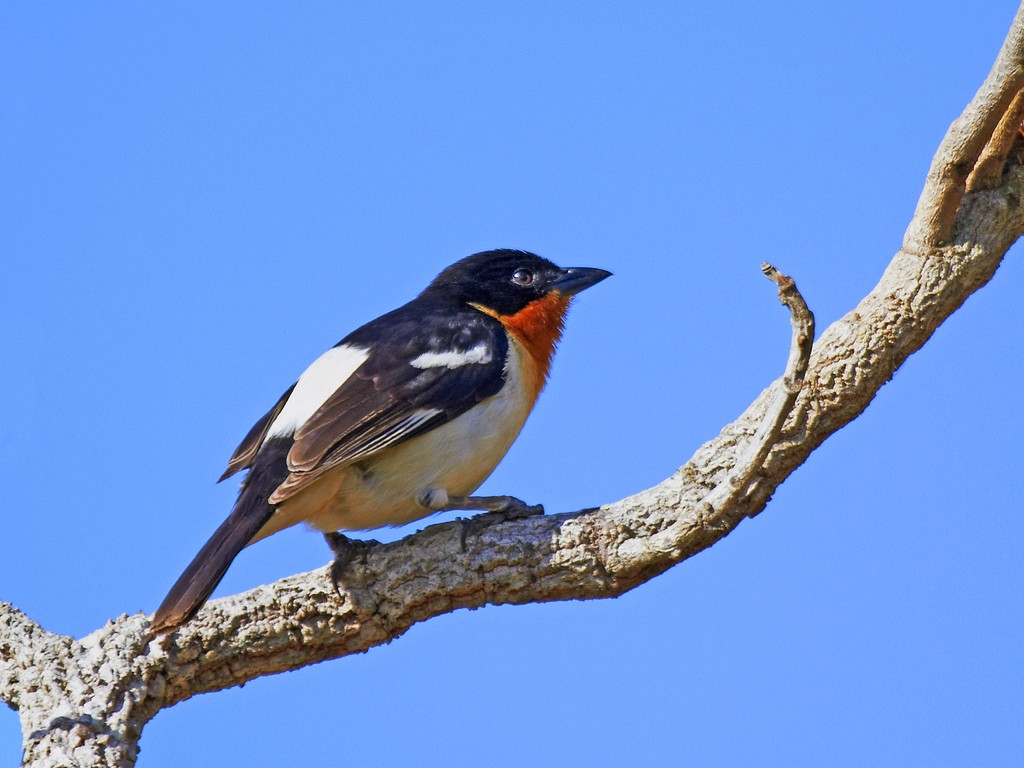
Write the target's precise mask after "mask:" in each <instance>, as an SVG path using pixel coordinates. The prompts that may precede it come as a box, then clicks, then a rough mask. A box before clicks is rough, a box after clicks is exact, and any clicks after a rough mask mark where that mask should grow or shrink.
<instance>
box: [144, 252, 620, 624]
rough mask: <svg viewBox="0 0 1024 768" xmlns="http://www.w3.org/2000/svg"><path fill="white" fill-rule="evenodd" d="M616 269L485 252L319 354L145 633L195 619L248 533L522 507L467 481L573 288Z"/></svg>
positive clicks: (243, 462)
mask: <svg viewBox="0 0 1024 768" xmlns="http://www.w3.org/2000/svg"><path fill="white" fill-rule="evenodd" d="M610 274H611V273H610V272H606V271H605V270H603V269H591V268H582V267H573V268H568V269H563V268H561V267H558V266H556V265H555V264H552V263H551V262H550V261H548V260H547V259H543V258H541V257H540V256H536V255H534V254H532V253H527V252H525V251H515V250H496V251H486V252H484V253H477V254H475V255H473V256H470V257H468V258H465V259H462V260H461V261H459V262H456V263H455V264H453V265H452V266H450V267H448V268H447V269H445V270H444V271H443V272H441V274H439V275H438V276H437V278H436V279H435V280H434V281H433V282H432V283H431V284H430V285H428V286H427V288H426V289H425V290H424V291H423V292H422V293H421V294H420V295H419V296H417V297H416V298H415V299H413V300H412V301H410V302H409V303H408V304H406V305H405V306H402V307H399V308H398V309H396V310H394V311H392V312H389V313H387V314H386V315H383V316H381V317H378V318H377V319H376V320H374V321H372V322H370V323H367V324H366V325H364V326H363V327H362V328H359V329H358V330H356V331H353V332H352V333H350V334H349V335H348V336H346V337H345V338H344V339H342V340H341V341H340V342H338V344H337V345H336V346H334V347H332V348H331V349H329V350H328V351H327V352H325V353H324V354H323V355H321V356H320V357H319V358H318V359H317V360H316V361H315V362H314V363H313V364H312V365H311V366H309V368H307V369H306V371H305V373H303V374H302V376H300V377H299V380H298V381H297V382H296V383H295V384H294V385H292V387H290V388H289V389H288V391H287V392H285V393H284V395H282V396H281V399H280V400H278V401H277V404H276V405H275V406H274V407H273V408H271V409H270V411H269V412H268V413H267V414H266V415H265V416H264V417H263V418H262V419H260V420H259V421H257V422H256V424H255V426H253V428H252V429H251V430H249V434H247V435H246V436H245V439H244V440H242V443H241V445H239V446H238V448H237V449H236V450H235V453H234V455H233V456H232V457H231V460H230V461H229V462H228V468H227V471H226V472H224V475H223V476H222V477H221V480H223V479H225V478H227V477H230V476H231V475H233V474H235V473H236V472H238V471H240V470H242V469H248V470H249V474H248V475H247V476H246V478H245V481H244V482H243V483H242V489H241V491H240V492H239V494H238V501H237V502H235V506H234V509H233V510H232V511H231V514H230V515H229V516H228V518H227V520H225V521H224V522H223V524H221V526H220V527H219V528H218V529H217V530H216V532H215V533H214V534H213V536H212V537H211V538H210V540H209V541H208V542H206V544H205V545H204V546H203V548H202V549H201V550H200V551H199V554H197V555H196V556H195V559H193V560H192V562H191V563H190V564H189V566H188V568H186V569H185V572H184V573H183V574H182V575H181V576H180V577H179V578H178V581H177V582H176V583H175V585H174V586H173V587H172V588H171V591H170V593H169V594H168V595H167V597H166V598H165V599H164V602H163V604H162V605H161V606H160V608H159V609H158V610H157V612H156V614H155V615H154V617H153V622H152V624H151V626H150V633H151V634H152V635H156V634H159V633H163V632H167V631H170V630H172V629H174V628H175V627H177V626H179V625H181V624H182V623H184V622H186V621H188V620H189V619H190V618H192V617H193V616H194V615H195V614H196V612H197V611H198V610H199V608H200V607H201V606H202V605H203V603H204V602H206V600H207V598H208V597H209V596H210V593H211V592H213V590H214V588H215V587H216V586H217V584H218V583H219V582H220V580H221V578H223V576H224V573H225V572H226V571H227V569H228V566H229V565H231V561H232V560H234V558H235V556H236V555H237V554H238V553H239V552H241V551H242V549H243V548H244V547H245V546H247V545H248V544H251V543H253V542H256V541H259V540H260V539H262V538H265V537H266V536H269V535H270V534H272V533H276V532H277V531H280V530H282V529H284V528H287V527H289V526H292V525H295V524H296V523H299V522H306V523H308V524H309V525H310V526H311V527H313V528H315V529H317V530H320V531H337V530H365V529H369V528H380V527H382V526H386V525H401V524H403V523H408V522H410V521H412V520H418V519H419V518H421V517H425V516H426V515H430V514H432V513H434V512H439V511H442V510H452V509H459V510H490V511H507V512H522V511H524V510H525V509H529V508H527V507H526V505H525V504H524V503H523V502H521V501H520V500H519V499H516V498H514V497H511V496H471V495H469V494H471V493H472V492H473V491H475V490H476V489H477V488H478V487H480V484H481V483H483V481H484V480H485V479H486V478H487V476H488V475H490V474H491V472H492V471H493V470H494V468H495V467H496V466H497V465H498V462H499V461H501V459H502V457H503V456H504V455H505V453H506V452H507V451H508V449H509V448H510V447H511V445H512V443H513V441H514V440H515V439H516V437H517V436H518V435H519V431H520V430H521V429H522V427H523V424H524V423H525V422H526V417H527V416H528V415H529V413H530V410H531V409H532V408H533V405H534V403H535V402H536V401H537V396H538V395H539V394H540V391H541V389H543V387H544V383H545V381H546V380H547V375H548V371H549V369H550V367H551V358H552V355H553V354H554V351H555V345H556V344H557V343H558V340H559V338H560V337H561V335H562V328H563V323H564V321H565V314H566V310H567V309H568V308H569V303H570V301H571V299H572V297H573V296H574V295H575V294H577V293H579V292H580V291H582V290H583V289H584V288H589V287H590V286H592V285H594V284H595V283H598V282H600V281H601V280H604V279H605V278H606V277H608V276H609V275H610Z"/></svg>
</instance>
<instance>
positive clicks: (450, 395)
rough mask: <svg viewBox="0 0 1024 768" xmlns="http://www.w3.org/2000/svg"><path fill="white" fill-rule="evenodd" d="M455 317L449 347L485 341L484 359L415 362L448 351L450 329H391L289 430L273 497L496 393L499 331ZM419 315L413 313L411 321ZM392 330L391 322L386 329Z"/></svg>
mask: <svg viewBox="0 0 1024 768" xmlns="http://www.w3.org/2000/svg"><path fill="white" fill-rule="evenodd" d="M462 320H463V324H462V326H461V327H460V328H459V333H460V336H459V339H458V342H457V344H456V345H455V347H454V349H456V350H459V351H466V350H468V349H473V348H475V347H477V346H479V345H481V344H484V345H486V346H487V349H488V351H489V352H490V354H489V355H488V356H487V359H486V361H483V362H473V363H469V364H466V365H461V366H458V367H455V368H447V367H428V368H417V367H414V366H412V365H411V364H410V361H411V360H414V359H416V357H418V356H419V355H420V354H422V353H424V352H435V353H437V352H447V351H451V350H452V349H453V346H452V340H451V334H450V333H449V334H430V333H426V332H425V331H424V329H423V328H422V327H420V328H418V329H415V330H414V329H410V330H409V333H408V335H406V337H405V338H404V339H403V338H402V336H401V334H397V335H392V337H391V338H390V339H389V343H388V344H385V345H381V346H378V347H377V348H376V349H375V352H374V353H373V354H371V356H370V358H369V359H368V360H367V361H366V362H365V363H364V364H363V365H362V367H361V368H360V369H359V370H358V371H357V372H356V373H354V374H353V375H352V376H350V377H349V378H348V379H347V380H346V381H345V383H344V384H342V385H341V387H339V388H338V390H337V391H336V392H335V393H334V394H333V395H331V397H329V398H328V399H327V401H326V402H325V403H324V404H323V405H322V406H321V407H320V409H319V410H318V411H317V412H316V413H314V414H313V416H311V417H310V419H309V420H308V421H307V422H306V423H305V424H303V425H302V426H301V427H300V428H299V429H298V431H296V433H295V435H294V439H295V442H294V444H293V445H292V447H291V450H290V451H289V453H288V468H289V470H291V475H290V476H289V477H288V479H287V480H286V481H285V482H284V483H282V484H281V486H279V487H278V489H277V491H276V492H275V493H274V495H273V497H272V499H271V501H272V503H275V504H278V503H280V502H282V501H284V500H285V499H287V498H288V497H290V496H292V495H293V494H295V493H296V492H297V491H298V490H300V489H301V488H303V487H305V486H306V485H308V484H309V483H310V482H312V481H313V480H315V479H316V478H317V477H319V476H320V475H322V474H323V473H324V472H326V471H327V470H329V469H331V468H332V467H336V466H338V465H339V464H344V463H351V462H354V461H359V460H360V459H363V458H366V457H367V456H371V455H373V454H375V453H377V452H378V451H381V450H383V449H385V448H388V447H391V446H394V445H397V444H399V443H402V442H404V441H406V440H409V439H410V438H412V437H415V436H416V435H420V434H422V433H424V432H426V431H427V430H430V429H433V428H435V427H437V426H440V425H441V424H444V423H445V422H448V421H451V420H452V419H454V418H456V417H457V416H459V415H461V414H463V413H465V412H466V411H467V410H469V409H470V408H471V407H473V406H474V405H475V404H477V403H479V402H480V401H481V400H484V399H485V398H488V397H491V396H492V395H495V394H497V392H498V391H499V390H500V389H501V387H502V384H503V383H504V376H505V373H504V371H505V356H506V354H507V353H508V338H507V336H506V335H505V331H504V329H503V328H502V327H501V325H500V324H498V323H497V322H496V321H492V320H491V318H488V317H486V316H485V315H482V314H479V313H476V312H473V313H472V314H471V315H469V316H468V317H463V318H462ZM423 323H424V319H423V318H422V317H421V318H419V321H418V324H419V325H420V326H422V325H423ZM401 328H402V326H398V329H399V330H400V329H401ZM469 329H471V330H472V332H469ZM395 330H396V329H395V328H394V327H393V328H391V331H392V333H394V331H395ZM396 336H397V337H396ZM353 343H354V342H353Z"/></svg>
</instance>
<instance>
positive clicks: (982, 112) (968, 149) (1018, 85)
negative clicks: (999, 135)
mask: <svg viewBox="0 0 1024 768" xmlns="http://www.w3.org/2000/svg"><path fill="white" fill-rule="evenodd" d="M1022 88H1024V5H1022V6H1021V7H1020V8H1018V9H1017V15H1016V16H1015V17H1014V20H1013V25H1012V26H1011V27H1010V31H1009V33H1008V34H1007V36H1006V40H1005V41H1004V42H1003V46H1002V48H1001V49H1000V51H999V55H998V56H997V57H996V61H995V64H993V65H992V69H991V71H989V73H988V77H986V78H985V82H984V83H983V84H982V86H981V88H980V89H978V92H977V94H975V96H974V98H973V99H971V102H970V104H968V105H967V108H966V109H965V110H964V111H963V114H961V115H960V117H958V118H957V119H956V120H954V121H953V124H952V125H950V127H949V130H948V131H947V132H946V136H945V138H944V139H943V140H942V144H940V145H939V150H938V152H936V153H935V157H934V158H933V159H932V164H931V168H930V169H929V171H928V176H927V179H926V181H925V185H924V190H923V191H922V192H921V197H920V199H919V200H918V203H917V210H916V211H915V212H914V218H913V221H912V222H911V224H910V227H909V228H908V229H907V233H906V235H905V237H904V239H903V248H904V249H905V250H916V251H923V250H927V249H928V248H932V247H935V246H939V245H945V244H947V243H949V242H950V238H951V237H952V234H953V226H954V223H955V218H956V213H957V210H958V209H959V207H960V201H961V200H962V199H963V196H964V192H965V190H966V186H967V179H968V177H969V176H970V174H971V172H972V171H973V170H974V168H975V166H976V165H977V163H978V158H979V157H980V156H981V153H982V151H983V150H984V148H985V146H986V145H987V144H988V143H989V141H990V140H991V139H992V138H993V136H994V134H995V132H996V128H997V126H998V125H999V122H1000V120H1002V119H1003V117H1004V116H1005V115H1006V114H1007V112H1008V111H1009V109H1010V105H1011V103H1012V101H1013V99H1014V97H1015V96H1016V95H1017V93H1018V92H1019V91H1020V90H1021V89H1022Z"/></svg>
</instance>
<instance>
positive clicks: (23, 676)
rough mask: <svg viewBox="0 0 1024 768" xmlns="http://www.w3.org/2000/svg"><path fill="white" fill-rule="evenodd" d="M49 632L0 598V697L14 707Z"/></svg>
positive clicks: (18, 700) (30, 675)
mask: <svg viewBox="0 0 1024 768" xmlns="http://www.w3.org/2000/svg"><path fill="white" fill-rule="evenodd" d="M54 637H55V635H51V634H50V633H49V632H47V631H46V630H44V629H43V628H42V627H40V626H39V625H38V624H36V623H35V622H34V621H32V619H30V618H29V617H28V616H26V615H25V614H24V613H22V612H21V611H19V610H18V609H17V608H15V607H14V606H13V605H11V604H10V603H5V602H2V601H0V701H6V702H7V703H8V704H10V705H11V706H12V707H15V708H17V707H18V706H19V702H20V700H21V694H22V691H23V690H24V688H25V685H26V681H27V680H28V679H29V678H32V677H33V676H34V675H35V669H34V668H35V666H36V664H37V662H38V658H39V653H40V649H41V648H45V647H46V646H47V645H48V644H49V642H50V640H51V639H52V638H54Z"/></svg>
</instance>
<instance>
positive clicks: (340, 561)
mask: <svg viewBox="0 0 1024 768" xmlns="http://www.w3.org/2000/svg"><path fill="white" fill-rule="evenodd" d="M324 541H326V542H327V546H329V547H330V548H331V552H332V553H333V554H334V562H333V563H331V584H333V585H334V591H335V592H337V593H338V595H339V596H340V595H341V588H340V587H339V586H338V582H339V581H341V577H342V576H344V575H345V571H346V570H347V569H348V567H349V566H350V565H352V563H353V562H355V561H356V559H361V560H362V561H363V562H364V563H365V562H366V553H367V552H369V551H370V550H371V549H372V548H373V547H375V546H377V545H378V544H379V543H380V542H379V541H377V540H376V539H369V540H366V541H364V540H363V539H350V538H349V537H348V536H346V535H345V534H343V533H340V532H338V531H330V532H328V533H325V534H324Z"/></svg>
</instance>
